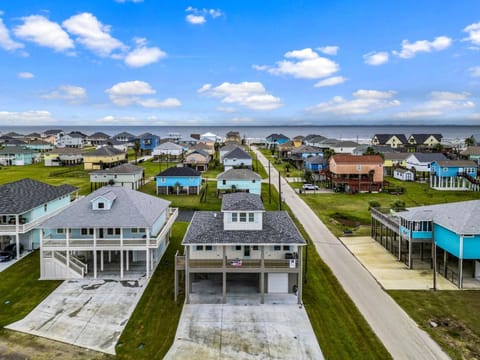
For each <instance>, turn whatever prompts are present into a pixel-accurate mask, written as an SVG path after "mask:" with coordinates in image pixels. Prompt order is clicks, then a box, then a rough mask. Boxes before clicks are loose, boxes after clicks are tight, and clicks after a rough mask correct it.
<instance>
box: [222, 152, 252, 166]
mask: <svg viewBox="0 0 480 360" xmlns="http://www.w3.org/2000/svg"><path fill="white" fill-rule="evenodd" d="M222 163H223V168H224V169H225V170H230V169H233V168H235V167H242V168H248V169H251V168H252V157H251V156H250V154H249V153H247V152H246V151H245V150H242V149H241V148H239V147H237V148H236V149H233V150H232V151H230V152H229V153H228V154H226V155H224V156H223V160H222Z"/></svg>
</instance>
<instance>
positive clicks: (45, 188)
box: [0, 179, 77, 258]
mask: <svg viewBox="0 0 480 360" xmlns="http://www.w3.org/2000/svg"><path fill="white" fill-rule="evenodd" d="M76 191H77V188H75V187H73V186H71V185H61V186H53V185H49V184H45V183H43V182H40V181H36V180H32V179H22V180H18V181H14V182H11V183H7V184H4V185H0V249H3V248H5V246H7V245H10V244H15V250H16V256H17V258H18V257H19V256H20V249H21V248H23V249H25V250H32V249H37V248H38V247H39V246H40V231H39V230H38V229H36V228H35V226H37V225H38V224H39V223H40V222H42V221H43V220H45V219H48V218H49V217H51V216H52V215H54V214H56V213H58V212H59V211H61V210H62V209H64V208H65V207H66V206H68V205H69V204H70V202H71V200H72V194H74V193H75V192H76Z"/></svg>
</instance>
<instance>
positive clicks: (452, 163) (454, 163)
mask: <svg viewBox="0 0 480 360" xmlns="http://www.w3.org/2000/svg"><path fill="white" fill-rule="evenodd" d="M434 162H436V163H437V164H438V166H440V167H447V168H448V167H475V168H476V167H477V164H476V163H475V162H474V161H472V160H441V161H434Z"/></svg>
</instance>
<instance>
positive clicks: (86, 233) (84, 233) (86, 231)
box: [80, 229, 88, 235]
mask: <svg viewBox="0 0 480 360" xmlns="http://www.w3.org/2000/svg"><path fill="white" fill-rule="evenodd" d="M80 233H81V234H82V235H88V229H82V230H80Z"/></svg>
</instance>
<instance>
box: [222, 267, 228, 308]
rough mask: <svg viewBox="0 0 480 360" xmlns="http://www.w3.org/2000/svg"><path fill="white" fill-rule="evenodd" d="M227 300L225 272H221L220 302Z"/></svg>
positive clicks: (223, 302)
mask: <svg viewBox="0 0 480 360" xmlns="http://www.w3.org/2000/svg"><path fill="white" fill-rule="evenodd" d="M226 302H227V272H226V270H223V272H222V304H225V303H226Z"/></svg>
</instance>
